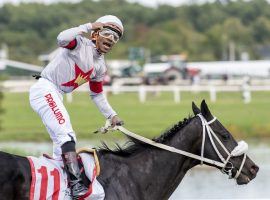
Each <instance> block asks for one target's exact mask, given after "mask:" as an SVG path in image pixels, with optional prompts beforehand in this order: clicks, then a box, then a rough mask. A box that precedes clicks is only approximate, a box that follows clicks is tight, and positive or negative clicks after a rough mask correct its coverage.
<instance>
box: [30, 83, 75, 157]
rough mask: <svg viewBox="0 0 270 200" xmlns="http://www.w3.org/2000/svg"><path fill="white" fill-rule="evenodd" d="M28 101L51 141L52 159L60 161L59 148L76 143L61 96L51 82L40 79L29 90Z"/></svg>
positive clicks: (60, 152)
mask: <svg viewBox="0 0 270 200" xmlns="http://www.w3.org/2000/svg"><path fill="white" fill-rule="evenodd" d="M29 100H30V105H31V107H32V108H33V110H34V111H35V112H36V113H37V114H38V115H39V116H40V117H41V119H42V122H43V124H44V125H45V126H46V128H47V131H48V132H49V134H50V137H51V139H52V141H53V158H55V159H57V160H61V159H62V158H61V154H62V150H61V146H62V145H63V144H64V143H66V142H68V141H74V142H76V135H75V132H74V130H73V128H72V125H71V122H70V118H69V114H68V112H67V110H66V108H65V106H64V104H63V94H62V93H61V91H59V90H58V89H57V87H56V86H55V85H54V84H53V83H52V82H50V81H49V80H47V79H44V78H40V79H39V80H38V82H37V83H35V84H34V85H33V86H32V87H31V88H30V93H29Z"/></svg>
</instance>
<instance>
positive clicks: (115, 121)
mask: <svg viewBox="0 0 270 200" xmlns="http://www.w3.org/2000/svg"><path fill="white" fill-rule="evenodd" d="M111 125H112V127H115V126H122V125H124V122H123V120H121V119H120V118H119V117H118V116H117V115H115V116H113V117H112V119H111Z"/></svg>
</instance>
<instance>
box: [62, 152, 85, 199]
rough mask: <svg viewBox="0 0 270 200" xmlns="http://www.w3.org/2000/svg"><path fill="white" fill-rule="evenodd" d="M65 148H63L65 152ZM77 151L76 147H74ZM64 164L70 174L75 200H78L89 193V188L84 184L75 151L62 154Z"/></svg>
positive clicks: (69, 178) (70, 183) (72, 193)
mask: <svg viewBox="0 0 270 200" xmlns="http://www.w3.org/2000/svg"><path fill="white" fill-rule="evenodd" d="M63 149H64V148H62V151H63ZM74 149H75V147H74ZM62 153H63V155H62V157H63V162H64V165H65V169H66V172H67V174H68V182H69V185H70V188H71V195H72V197H73V199H75V200H77V199H79V198H80V197H82V196H83V195H85V194H86V193H87V191H88V188H87V187H86V186H85V185H84V184H83V181H82V178H81V172H80V169H79V165H78V161H77V153H76V152H75V150H74V151H68V152H64V151H63V152H62Z"/></svg>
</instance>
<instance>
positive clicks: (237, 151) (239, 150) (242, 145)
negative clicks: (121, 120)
mask: <svg viewBox="0 0 270 200" xmlns="http://www.w3.org/2000/svg"><path fill="white" fill-rule="evenodd" d="M197 116H199V117H200V119H201V122H202V127H203V139H202V147H201V156H198V155H196V154H193V153H189V152H186V151H183V150H180V149H176V148H174V147H171V146H168V145H165V144H162V143H158V142H155V141H153V140H150V139H148V138H145V137H143V136H141V135H137V134H135V133H133V132H131V131H129V130H127V129H126V128H124V127H123V126H115V127H114V128H112V127H111V123H110V121H109V120H107V121H106V124H105V126H104V127H101V128H100V129H98V130H97V131H95V132H94V133H98V132H101V133H106V132H108V131H114V130H119V131H120V132H122V133H123V134H125V135H127V136H129V137H132V138H134V139H136V140H139V141H141V142H144V143H147V144H149V145H152V146H155V147H158V148H160V149H164V150H166V151H170V152H173V153H177V154H181V155H184V156H187V157H190V158H194V159H197V160H200V161H201V165H203V163H208V164H211V165H215V166H217V167H220V168H222V169H221V171H222V173H228V175H229V178H230V179H231V178H235V179H237V178H238V176H239V175H240V174H241V171H242V169H243V166H244V163H245V161H246V153H247V150H248V144H247V143H246V142H244V141H240V142H238V145H237V146H236V147H235V148H234V149H233V151H232V152H231V153H229V151H228V150H227V149H226V147H225V146H224V145H223V143H222V142H221V141H220V139H219V138H218V137H217V135H216V134H215V132H214V131H213V130H212V128H211V127H210V124H212V123H213V122H214V121H215V120H216V119H217V118H216V117H214V118H213V119H212V120H211V121H209V122H207V120H206V119H205V118H204V117H203V116H202V115H201V114H198V115H197ZM206 133H207V135H208V137H209V139H210V141H211V144H212V146H213V148H214V150H215V152H216V154H217V155H218V157H219V158H220V160H221V161H222V162H219V161H215V160H212V159H208V158H205V157H204V144H205V137H206ZM213 137H214V139H215V140H216V141H217V142H218V144H219V145H220V146H221V147H222V149H223V150H224V151H225V152H226V154H227V155H228V157H227V158H226V159H225V158H224V157H223V156H222V154H221V153H220V152H219V150H218V148H217V146H216V144H215V142H214V140H213ZM243 154H244V158H243V160H242V163H241V166H240V168H239V170H237V173H236V174H235V176H234V177H232V170H233V169H234V166H233V164H232V162H230V161H229V160H230V158H232V157H237V156H241V155H243ZM227 164H229V165H230V166H229V167H227Z"/></svg>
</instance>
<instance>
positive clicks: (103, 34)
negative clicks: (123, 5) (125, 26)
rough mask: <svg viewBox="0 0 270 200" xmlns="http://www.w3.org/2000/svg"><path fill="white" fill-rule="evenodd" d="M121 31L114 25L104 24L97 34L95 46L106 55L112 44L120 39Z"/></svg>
mask: <svg viewBox="0 0 270 200" xmlns="http://www.w3.org/2000/svg"><path fill="white" fill-rule="evenodd" d="M119 33H120V34H122V31H121V29H119V28H118V27H117V26H115V25H114V24H106V26H104V28H103V29H102V30H100V31H98V33H97V40H96V46H97V48H98V50H99V51H100V52H101V53H108V52H109V51H110V50H111V49H112V47H113V45H114V44H116V43H117V42H118V40H119V39H120V34H119Z"/></svg>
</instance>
